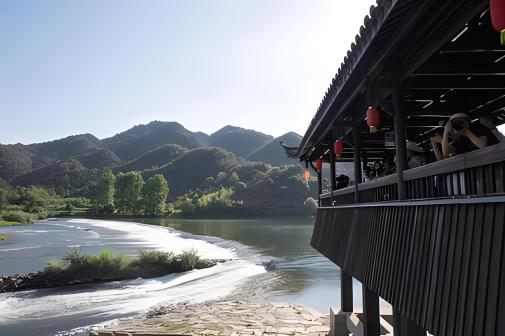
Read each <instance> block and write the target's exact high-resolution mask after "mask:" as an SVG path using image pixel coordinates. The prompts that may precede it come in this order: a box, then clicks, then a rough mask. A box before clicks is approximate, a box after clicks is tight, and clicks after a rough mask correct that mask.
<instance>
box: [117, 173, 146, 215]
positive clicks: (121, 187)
mask: <svg viewBox="0 0 505 336" xmlns="http://www.w3.org/2000/svg"><path fill="white" fill-rule="evenodd" d="M143 185H144V179H143V178H142V174H140V172H138V171H131V172H128V173H119V174H117V175H116V184H115V193H114V202H115V203H114V204H115V205H116V207H117V208H118V209H119V211H120V212H121V213H122V214H127V213H128V214H139V213H140V210H141V208H142V207H141V205H142V203H141V195H142V193H141V192H142V186H143Z"/></svg>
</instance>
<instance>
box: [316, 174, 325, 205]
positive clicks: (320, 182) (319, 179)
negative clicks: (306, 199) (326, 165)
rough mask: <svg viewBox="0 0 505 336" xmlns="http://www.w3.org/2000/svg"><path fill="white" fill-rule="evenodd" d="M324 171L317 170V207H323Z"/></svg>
mask: <svg viewBox="0 0 505 336" xmlns="http://www.w3.org/2000/svg"><path fill="white" fill-rule="evenodd" d="M316 170H317V169H316ZM322 172H323V169H322V168H321V170H317V205H318V206H321V194H322V193H323V176H322Z"/></svg>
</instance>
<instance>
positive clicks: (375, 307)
mask: <svg viewBox="0 0 505 336" xmlns="http://www.w3.org/2000/svg"><path fill="white" fill-rule="evenodd" d="M363 316H364V321H363V335H364V336H380V327H381V325H380V310H379V296H378V295H377V294H375V293H373V292H372V291H370V290H369V289H368V287H366V286H365V285H363ZM395 336H396V334H395Z"/></svg>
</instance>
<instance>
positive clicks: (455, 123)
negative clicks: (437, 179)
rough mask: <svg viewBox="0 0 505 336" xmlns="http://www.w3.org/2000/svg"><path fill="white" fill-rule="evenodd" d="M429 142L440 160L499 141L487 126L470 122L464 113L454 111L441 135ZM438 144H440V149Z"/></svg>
mask: <svg viewBox="0 0 505 336" xmlns="http://www.w3.org/2000/svg"><path fill="white" fill-rule="evenodd" d="M451 140H452V142H451ZM431 142H432V145H433V152H434V153H435V156H436V157H437V160H442V159H446V158H448V157H450V156H453V155H454V154H462V153H468V152H471V151H473V150H476V149H480V148H484V147H487V146H491V145H494V144H497V143H498V142H499V141H498V139H497V138H496V136H495V135H494V134H493V133H492V132H491V130H490V129H489V128H488V127H486V126H484V125H482V124H481V123H480V122H478V121H477V122H473V123H472V122H471V120H470V117H468V115H466V114H464V113H456V114H454V115H453V116H451V117H450V118H449V120H448V121H447V122H446V123H445V126H444V133H443V136H442V137H441V136H440V135H435V136H434V137H432V138H431ZM438 144H440V145H441V147H442V148H441V150H440V147H439V146H438Z"/></svg>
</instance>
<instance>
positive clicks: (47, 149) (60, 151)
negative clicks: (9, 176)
mask: <svg viewBox="0 0 505 336" xmlns="http://www.w3.org/2000/svg"><path fill="white" fill-rule="evenodd" d="M28 147H29V148H31V149H32V150H33V151H34V152H35V153H36V154H37V155H41V156H46V157H49V158H52V159H56V160H62V159H65V158H67V157H70V156H75V155H81V154H87V153H90V152H94V151H97V150H99V149H101V148H103V145H102V143H101V141H100V140H99V139H98V138H96V137H95V136H94V135H92V134H89V133H87V134H78V135H71V136H69V137H66V138H63V139H58V140H53V141H48V142H43V143H38V144H32V145H28Z"/></svg>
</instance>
